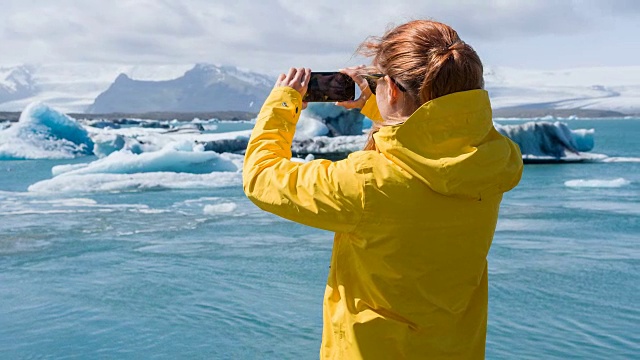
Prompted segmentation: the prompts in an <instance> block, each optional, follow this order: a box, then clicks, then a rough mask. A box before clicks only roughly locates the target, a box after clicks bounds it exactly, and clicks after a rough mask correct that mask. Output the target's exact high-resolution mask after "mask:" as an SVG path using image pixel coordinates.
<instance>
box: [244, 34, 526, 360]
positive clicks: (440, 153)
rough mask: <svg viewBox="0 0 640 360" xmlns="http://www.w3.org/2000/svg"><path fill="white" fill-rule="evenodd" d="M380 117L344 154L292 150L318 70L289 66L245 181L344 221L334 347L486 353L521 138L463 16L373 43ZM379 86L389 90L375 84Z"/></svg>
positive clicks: (442, 355)
mask: <svg viewBox="0 0 640 360" xmlns="http://www.w3.org/2000/svg"><path fill="white" fill-rule="evenodd" d="M361 51H362V52H363V53H364V54H365V55H370V56H373V67H372V68H373V72H374V73H373V74H372V73H371V70H372V69H371V68H364V67H358V68H351V69H347V70H345V72H346V73H348V74H350V75H351V76H352V77H353V78H354V80H355V81H356V83H357V84H359V86H360V88H361V89H362V90H363V91H362V96H361V97H360V98H359V99H358V100H355V101H351V102H346V103H341V104H340V105H343V106H345V107H349V108H352V107H362V112H363V113H364V114H365V115H367V116H368V117H370V118H371V119H373V120H374V121H376V124H375V126H374V130H373V133H372V135H371V137H370V140H369V143H368V145H367V149H368V150H364V151H358V152H355V153H352V154H351V155H349V157H348V158H347V159H345V160H342V161H337V162H331V161H328V160H315V161H311V162H308V163H305V164H300V163H296V162H291V161H290V158H291V149H290V147H291V140H292V138H293V134H294V131H295V126H296V122H297V121H298V118H299V116H300V111H301V109H302V107H303V103H302V97H303V96H304V94H305V92H306V83H305V81H306V79H308V78H309V72H310V70H309V69H291V70H290V71H289V73H288V74H287V75H284V74H283V75H280V77H279V78H278V81H277V83H276V86H275V88H274V89H273V91H272V93H271V95H270V96H269V98H268V99H267V101H266V102H265V104H264V106H263V107H262V110H261V112H260V114H259V116H258V119H257V121H256V125H255V128H254V130H253V133H252V135H251V139H250V140H249V145H248V147H247V152H246V156H245V162H244V173H243V180H244V190H245V193H246V194H247V196H248V197H249V198H250V199H251V200H252V201H253V202H254V203H255V204H257V205H258V206H259V207H260V208H262V209H264V210H266V211H269V212H272V213H274V214H277V215H279V216H282V217H284V218H287V219H290V220H293V221H296V222H299V223H302V224H305V225H309V226H313V227H317V228H321V229H326V230H330V231H335V232H336V235H335V239H334V245H333V255H332V259H331V268H330V271H329V278H328V281H327V287H326V291H325V297H324V303H323V318H324V326H323V334H322V345H321V350H320V357H321V358H329V359H359V358H364V359H479V358H483V357H484V349H485V337H486V324H487V291H488V286H487V260H486V257H487V253H488V251H489V247H490V245H491V241H492V238H493V234H494V231H495V226H496V221H497V219H498V209H499V206H500V201H501V199H502V194H503V193H504V192H506V191H509V190H510V189H512V188H513V187H515V186H516V184H517V183H518V182H519V180H520V176H521V173H522V158H521V154H520V152H519V150H518V147H517V146H516V145H515V144H514V143H513V142H511V141H510V140H508V139H507V138H505V137H503V136H502V135H500V134H499V133H498V132H497V131H496V130H495V129H494V127H493V122H492V117H491V106H490V103H489V97H488V95H487V92H486V91H484V90H482V87H483V79H482V64H481V62H480V59H479V58H478V56H477V54H476V53H475V51H474V50H473V49H472V48H471V47H470V46H469V45H467V44H465V43H464V42H462V41H461V40H460V39H459V38H458V35H457V33H456V32H455V31H454V30H453V29H451V28H450V27H449V26H447V25H444V24H441V23H437V22H433V21H412V22H409V23H407V24H403V25H400V26H398V27H396V28H395V29H392V30H390V31H388V32H387V33H386V34H385V35H384V36H383V37H382V38H380V39H377V40H376V39H374V40H370V41H368V42H365V43H364V44H363V45H362V46H361ZM374 94H375V95H374Z"/></svg>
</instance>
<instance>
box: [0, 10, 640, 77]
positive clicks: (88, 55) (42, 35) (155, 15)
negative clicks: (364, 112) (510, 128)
mask: <svg viewBox="0 0 640 360" xmlns="http://www.w3.org/2000/svg"><path fill="white" fill-rule="evenodd" d="M639 4H640V2H637V1H629V0H618V1H615V0H614V1H611V0H610V1H606V0H603V1H595V0H572V1H550V0H543V1H507V0H488V1H469V0H459V1H447V2H444V1H435V0H434V1H426V0H412V1H404V2H401V3H398V2H395V1H393V2H392V1H391V0H386V1H384V2H382V1H373V0H370V1H362V0H357V1H344V0H341V1H337V0H330V1H312V2H311V1H310V2H308V3H306V4H305V3H303V2H300V1H299V0H298V1H294V0H263V1H255V0H237V1H233V2H232V1H224V2H223V1H206V0H191V1H189V0H157V1H152V0H119V1H113V2H106V1H88V0H58V1H56V2H51V1H48V0H33V1H29V2H27V1H22V0H19V1H17V0H8V1H7V0H5V1H3V11H2V13H0V54H2V55H0V56H2V57H1V58H0V63H21V62H39V63H46V62H85V61H86V62H119V63H134V64H145V63H193V62H215V63H227V64H234V65H238V66H242V67H248V68H252V69H255V70H259V71H267V72H273V71H276V70H278V69H283V68H287V67H289V66H292V65H305V66H310V67H313V68H317V69H320V68H322V69H331V68H335V67H340V66H345V65H348V64H350V63H353V62H355V61H359V60H354V59H352V55H353V51H354V49H355V48H356V47H357V45H358V44H359V43H360V42H361V41H363V40H364V39H365V38H366V37H367V36H369V35H380V34H382V33H383V32H384V30H385V28H386V27H388V26H389V24H391V23H395V24H399V23H402V22H404V21H407V20H410V19H415V18H434V19H436V20H439V21H443V22H445V23H448V24H451V25H452V26H453V27H454V28H456V29H457V30H458V32H459V33H460V34H461V36H462V37H463V38H464V39H466V40H467V41H468V42H469V43H471V44H472V45H474V46H475V47H476V48H477V49H479V50H480V51H481V55H483V56H486V58H487V59H489V60H490V61H491V62H503V63H506V64H508V65H517V64H518V61H519V57H520V56H521V53H522V52H525V53H527V59H522V60H523V61H524V62H525V63H527V64H533V65H535V64H536V61H539V62H540V63H541V64H550V62H549V60H548V55H545V52H551V53H558V52H560V53H566V55H564V56H563V55H562V54H560V55H559V57H560V58H562V61H563V64H562V66H560V67H571V66H574V65H575V64H578V65H581V62H580V61H582V62H585V61H587V62H588V61H591V62H592V63H597V62H599V61H603V62H605V61H614V62H615V61H617V62H618V63H623V64H626V63H629V61H632V60H624V59H617V60H615V59H614V60H607V57H606V56H604V55H603V54H596V53H595V51H592V50H590V49H589V47H590V46H594V45H595V46H598V44H600V43H602V46H604V48H607V46H611V47H613V46H614V45H616V44H618V45H619V46H622V45H624V44H625V43H628V42H630V41H637V40H634V36H636V35H637V33H638V31H637V30H638V27H637V25H635V24H636V23H638V20H640V19H638V18H639V17H640V5H639ZM634 26H635V30H636V31H635V33H634V32H633V29H634ZM614 28H615V29H616V33H617V34H618V36H617V38H612V39H608V38H607V36H609V34H610V33H612V31H611V29H614ZM626 33H630V34H626ZM607 41H609V42H610V43H612V44H607ZM532 46H535V47H536V48H535V49H533V50H531V47H532ZM637 51H638V50H636V53H635V55H636V57H637V55H640V54H638V53H637ZM514 52H515V53H514ZM576 52H580V53H581V54H580V59H576V62H575V63H572V62H571V55H570V54H576ZM485 54H486V55H485ZM633 55H634V54H630V56H633ZM532 56H533V58H532ZM545 56H546V57H545ZM625 61H626V63H625ZM485 62H486V61H485ZM611 64H614V65H615V63H603V64H602V65H611ZM592 65H594V64H592ZM545 66H546V65H545Z"/></svg>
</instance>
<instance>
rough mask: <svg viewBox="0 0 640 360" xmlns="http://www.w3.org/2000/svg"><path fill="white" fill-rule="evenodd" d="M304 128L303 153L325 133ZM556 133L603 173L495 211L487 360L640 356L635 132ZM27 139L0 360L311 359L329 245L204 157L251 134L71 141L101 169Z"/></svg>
mask: <svg viewBox="0 0 640 360" xmlns="http://www.w3.org/2000/svg"><path fill="white" fill-rule="evenodd" d="M34 113H35V112H34ZM45 113H46V112H45ZM51 115H52V116H54V115H55V112H54V113H51ZM36 118H37V119H31V120H38V119H40V120H42V117H41V116H40V117H36ZM54 118H55V119H57V121H56V122H54V123H55V124H67V122H66V121H65V120H64V119H61V118H57V117H55V116H54ZM305 121H306V122H305V123H303V124H302V125H301V127H302V129H303V130H304V131H301V133H303V134H306V136H307V137H308V136H315V135H319V134H320V133H322V132H323V131H325V130H324V129H322V128H321V126H320V125H319V124H318V123H317V122H313V120H312V119H311V120H309V119H307V120H305ZM525 122H526V121H524V120H510V121H499V120H498V124H499V125H501V126H519V125H521V124H523V123H525ZM565 123H566V124H568V127H569V128H571V129H585V130H584V131H579V132H578V133H577V134H576V137H573V136H570V137H568V138H567V141H570V140H573V141H574V144H573V145H572V146H577V147H581V146H586V147H589V146H593V152H595V153H596V154H601V155H597V156H594V155H591V156H590V159H591V161H589V162H588V163H569V164H554V165H528V166H526V167H525V172H524V176H523V179H522V182H521V184H520V186H518V187H517V188H516V189H515V190H513V191H512V192H510V193H507V194H506V195H505V198H504V201H503V204H502V209H501V214H500V219H499V223H498V228H497V232H496V236H495V239H494V243H493V247H492V250H491V252H490V255H489V276H490V309H489V311H490V314H489V330H488V336H487V358H491V359H510V358H585V359H588V358H594V359H597V358H620V359H625V358H632V357H634V356H635V355H637V354H638V353H639V352H640V345H639V344H640V335H638V332H637V331H636V328H637V325H636V324H637V323H638V322H640V310H639V309H638V307H637V305H636V303H637V300H638V298H640V290H639V288H638V286H637V284H638V283H640V270H639V269H640V266H638V265H640V250H639V249H640V248H639V247H638V241H639V237H638V234H640V223H638V218H639V217H638V215H640V191H639V190H640V146H639V145H638V143H637V134H638V133H640V119H605V120H603V119H591V120H587V119H585V120H580V119H577V120H567V121H566V122H565ZM30 124H31V125H30V126H26V125H22V127H20V126H18V127H16V128H14V130H11V129H12V128H13V127H14V126H15V125H12V126H11V127H9V128H8V129H5V130H2V132H0V140H1V141H0V152H1V153H3V154H4V155H3V156H4V160H0V173H1V174H2V176H0V219H1V220H0V324H2V326H0V349H2V350H3V357H6V358H120V359H127V358H131V359H137V358H167V359H173V358H220V359H224V358H239V359H254V358H262V359H283V358H285V359H314V358H317V354H318V349H319V344H320V334H321V329H322V317H321V307H322V295H323V292H324V284H325V281H326V276H327V272H328V266H329V258H330V252H331V246H332V234H331V233H328V232H324V231H321V230H316V229H312V228H308V227H304V226H301V225H297V224H294V223H291V222H288V221H286V220H283V219H280V218H277V217H275V216H273V215H271V214H268V213H264V212H262V211H261V210H259V209H258V208H256V207H255V206H253V205H252V204H251V203H250V202H249V201H248V200H247V199H246V198H245V197H244V195H243V193H242V189H241V184H240V183H241V179H240V173H239V169H240V166H241V161H242V159H241V158H242V157H241V155H239V154H234V153H225V152H223V153H215V152H211V151H205V149H204V148H205V144H206V143H208V142H212V141H220V140H225V139H226V140H229V139H235V140H242V139H243V138H245V137H246V136H248V133H249V130H250V128H251V124H250V123H219V122H214V121H211V122H207V121H204V122H201V125H202V126H203V128H204V129H205V131H193V129H192V128H190V127H185V128H183V129H181V130H178V131H173V132H167V131H166V129H149V128H140V127H128V128H121V129H98V128H92V127H90V126H81V127H78V130H84V131H85V132H86V135H87V136H88V137H89V139H90V140H91V141H92V142H93V145H94V147H93V149H94V151H93V153H94V155H86V149H87V148H88V146H89V144H88V143H87V139H86V138H85V137H84V136H81V135H83V133H82V132H80V133H76V135H77V134H80V135H77V136H76V137H74V138H73V139H70V138H67V137H65V136H64V134H68V132H64V131H57V130H56V129H59V127H58V128H56V126H55V125H53V126H50V127H49V128H47V127H46V126H44V127H43V125H42V124H43V122H35V123H33V122H31V123H30ZM552 124H553V123H552ZM527 126H530V127H531V125H527ZM525 127H526V126H525ZM21 128H22V130H20V132H21V133H22V134H27V133H28V136H27V135H25V136H22V137H21V135H16V134H17V133H11V132H12V131H18V130H15V129H21ZM521 128H522V127H521ZM29 129H31V130H34V131H32V132H31V133H29V131H28V130H29ZM47 129H49V130H47ZM589 129H593V131H592V132H589ZM35 130H38V131H35ZM7 132H9V133H7ZM3 134H4V135H3ZM32 134H35V135H33V136H32ZM38 134H39V135H38ZM52 134H54V135H55V134H58V135H55V136H53V135H52ZM589 134H591V135H593V137H594V138H595V143H594V144H590V143H589V139H590V137H589ZM3 136H4V137H3ZM38 136H41V137H40V138H38ZM536 136H537V135H536ZM52 137H53V138H58V139H60V138H63V139H60V140H61V141H60V142H59V143H55V139H54V142H51V141H49V142H47V144H48V145H47V148H46V149H45V150H47V151H48V153H47V154H44V155H42V152H40V150H42V146H41V144H42V143H41V142H40V141H39V140H38V139H48V140H51V139H52ZM534 137H535V136H534ZM7 139H10V140H11V142H10V141H9V140H7ZM576 139H577V141H578V142H577V143H576ZM32 140H33V141H32ZM357 141H360V140H358V139H355V138H354V139H353V141H350V142H348V143H347V144H344V143H343V144H341V145H339V146H343V147H344V146H357V145H358V143H357ZM536 141H537V140H536ZM584 142H586V144H585V143H584ZM9 144H10V145H9ZM74 144H75V145H74ZM81 144H85V146H82V145H81ZM3 145H5V146H4V147H1V146H3ZM57 145H59V147H56V146H57ZM17 149H20V151H19V152H18V151H17ZM95 149H100V151H95ZM51 152H53V153H55V154H59V155H60V154H62V155H61V156H52V153H51ZM16 155H19V156H16ZM26 158H33V159H31V160H24V159H26ZM9 159H12V160H9ZM18 159H23V160H18ZM300 161H303V160H300Z"/></svg>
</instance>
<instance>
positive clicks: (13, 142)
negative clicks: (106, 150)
mask: <svg viewBox="0 0 640 360" xmlns="http://www.w3.org/2000/svg"><path fill="white" fill-rule="evenodd" d="M93 145H94V144H93V141H92V140H91V138H90V137H89V134H88V133H87V131H86V130H85V129H84V128H83V127H82V125H80V124H79V123H78V122H77V121H76V120H75V119H73V118H71V117H69V116H67V115H65V114H63V113H61V112H58V111H56V110H54V109H52V108H50V107H49V106H47V105H45V104H42V103H32V104H30V105H29V106H27V107H26V108H25V109H24V111H23V112H22V114H21V115H20V120H18V122H17V123H16V124H14V125H13V126H11V127H9V128H8V129H5V130H2V131H0V160H3V159H4V160H11V159H68V158H74V157H76V156H81V155H90V154H91V153H92V151H93Z"/></svg>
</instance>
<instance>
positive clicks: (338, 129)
mask: <svg viewBox="0 0 640 360" xmlns="http://www.w3.org/2000/svg"><path fill="white" fill-rule="evenodd" d="M305 112H306V113H307V114H308V115H307V116H309V117H311V118H315V119H319V120H320V121H321V122H322V123H323V124H324V125H325V127H326V129H327V130H326V131H323V133H316V134H315V136H324V135H328V136H331V137H335V136H348V135H361V134H362V129H363V125H364V119H365V117H364V115H362V114H361V113H360V111H359V110H347V109H345V108H343V107H341V106H337V105H335V104H333V103H311V104H309V106H308V107H307V109H306V111H305ZM303 115H304V113H303Z"/></svg>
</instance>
